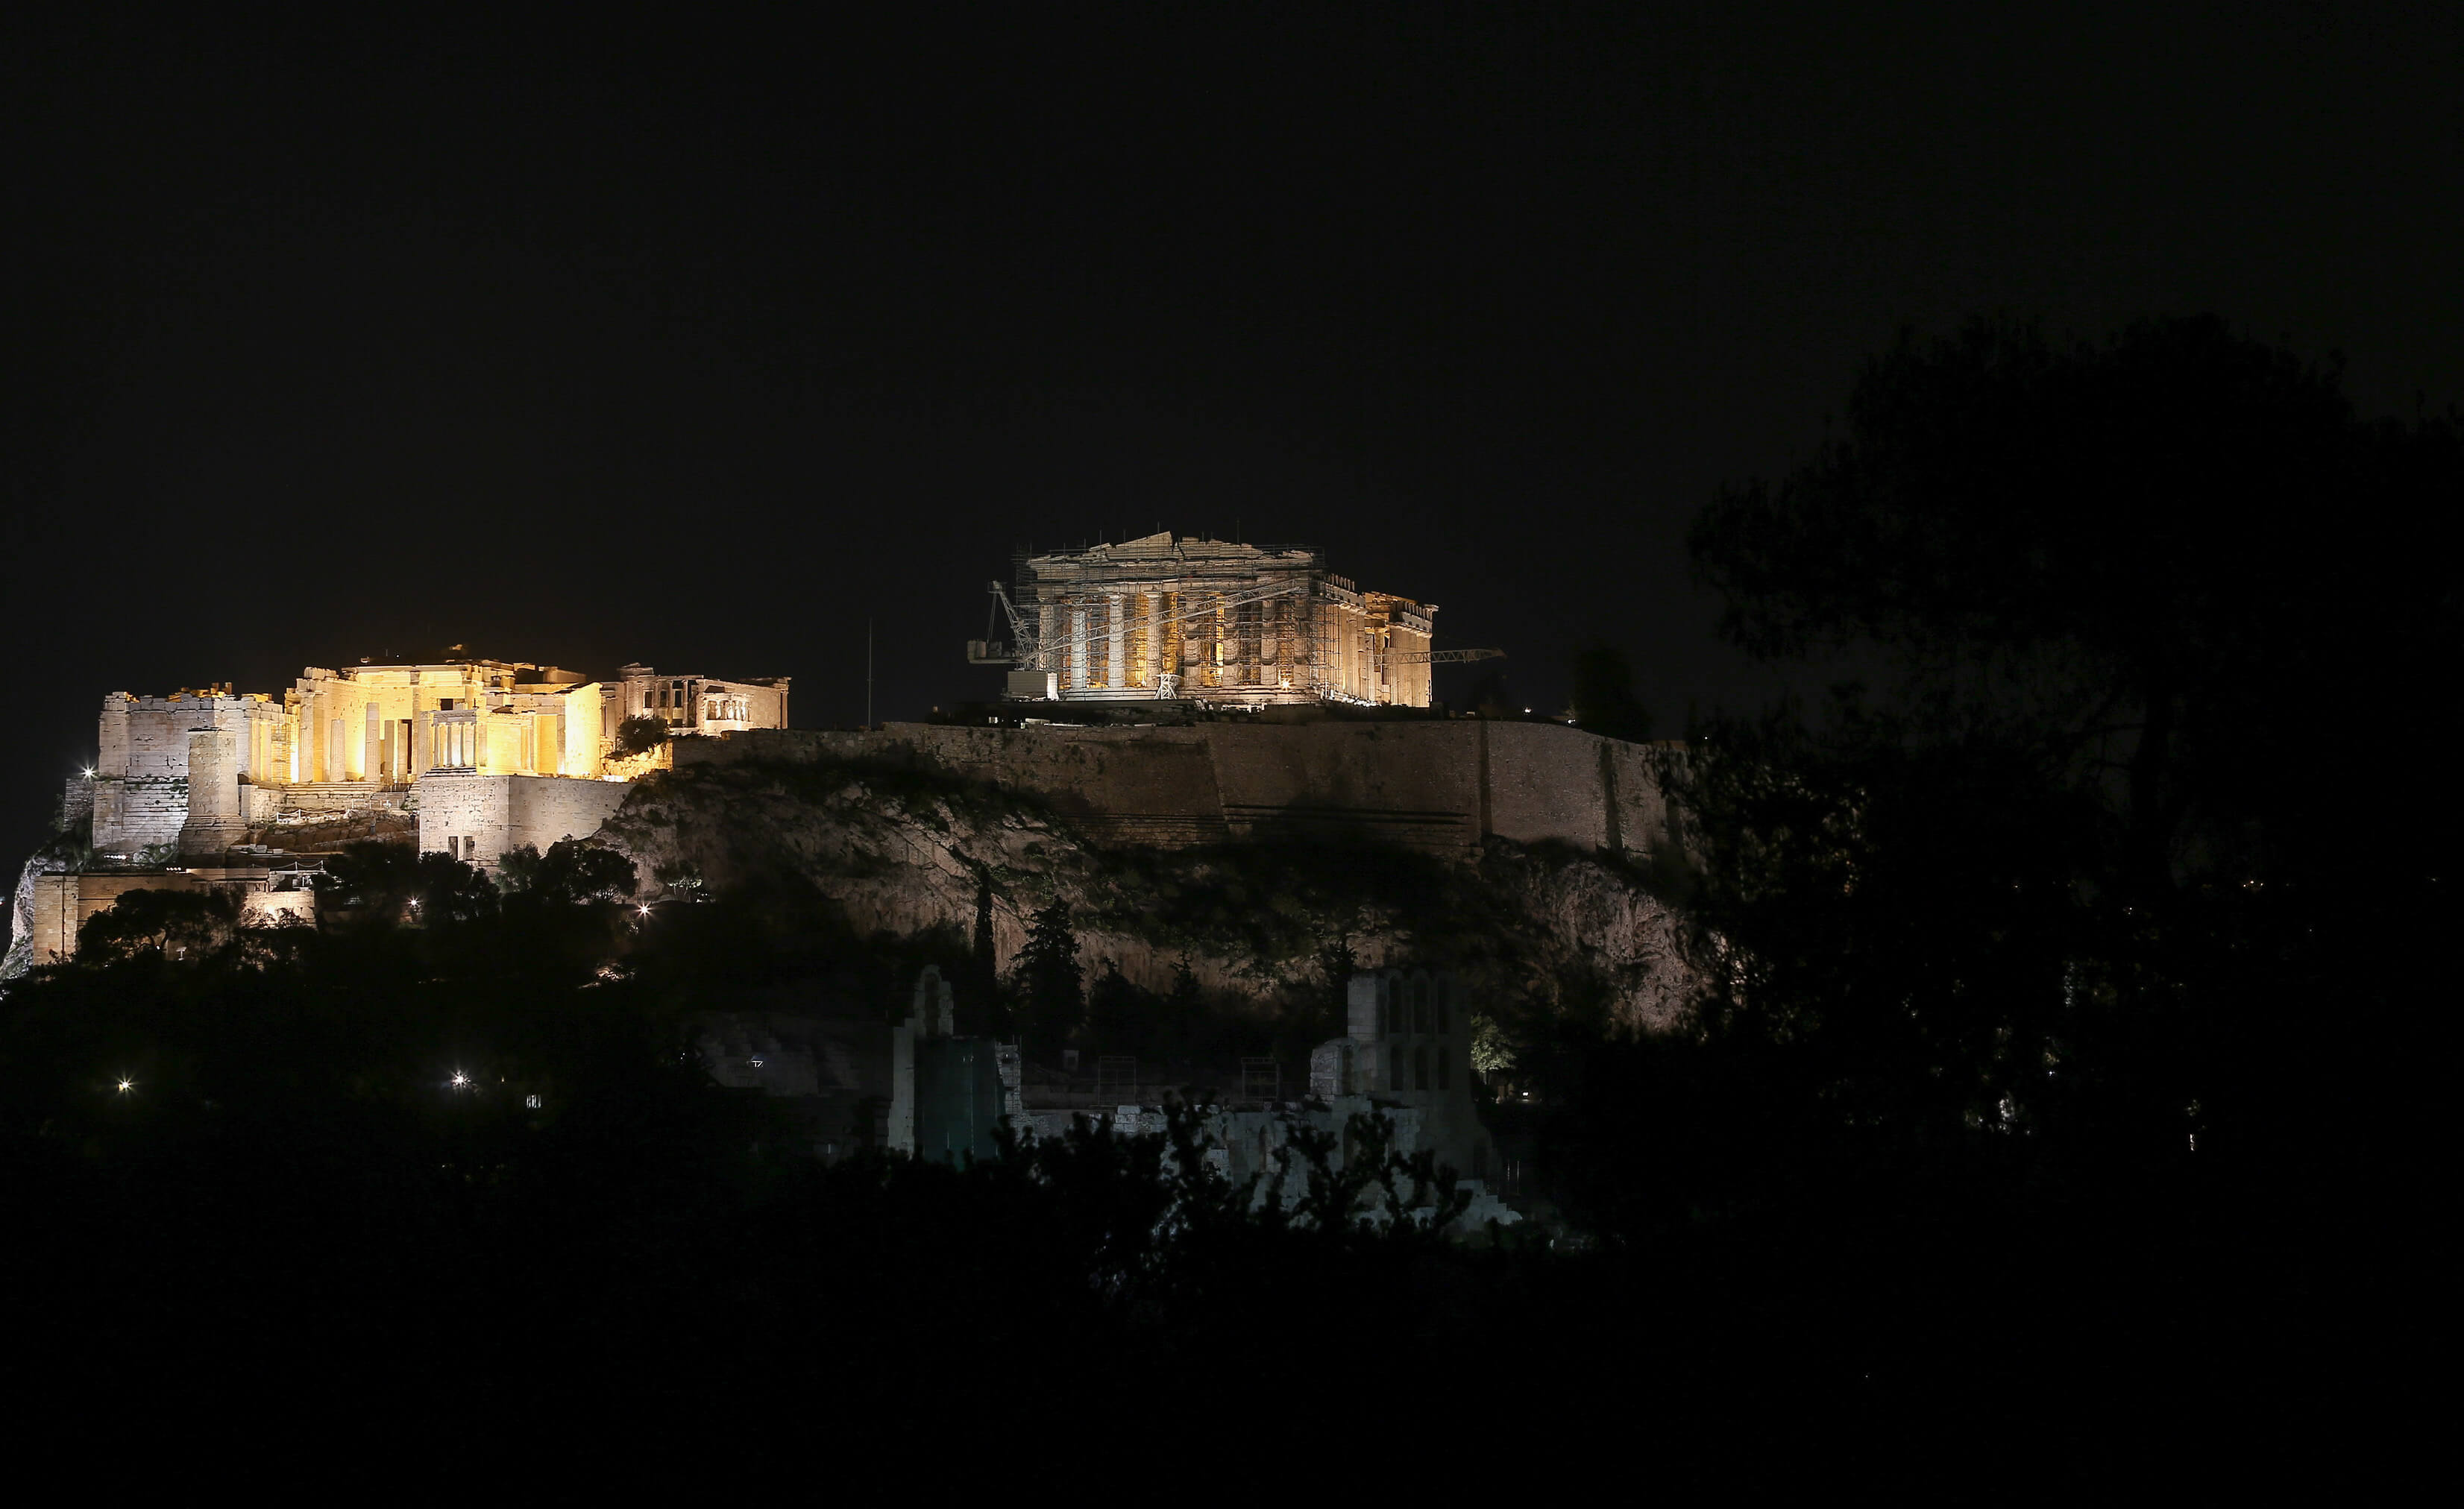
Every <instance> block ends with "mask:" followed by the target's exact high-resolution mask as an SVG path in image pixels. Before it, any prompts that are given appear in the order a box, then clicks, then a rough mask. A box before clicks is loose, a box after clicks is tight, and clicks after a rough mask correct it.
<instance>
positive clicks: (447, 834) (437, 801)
mask: <svg viewBox="0 0 2464 1509" xmlns="http://www.w3.org/2000/svg"><path fill="white" fill-rule="evenodd" d="M512 778H513V777H512V776H447V775H440V774H437V773H435V772H430V773H429V775H427V776H423V777H421V779H420V782H419V852H420V853H422V854H456V855H459V854H463V853H465V852H467V853H469V854H470V855H472V856H473V857H478V856H484V857H485V863H487V864H495V861H496V856H497V855H499V854H502V853H504V852H505V850H506V849H507V848H508V847H509V845H508V844H507V843H506V842H505V834H506V831H507V826H506V809H507V807H508V806H509V805H510V802H511V797H510V794H509V792H508V791H507V789H506V786H505V783H506V782H507V781H509V780H511V779H512Z"/></svg>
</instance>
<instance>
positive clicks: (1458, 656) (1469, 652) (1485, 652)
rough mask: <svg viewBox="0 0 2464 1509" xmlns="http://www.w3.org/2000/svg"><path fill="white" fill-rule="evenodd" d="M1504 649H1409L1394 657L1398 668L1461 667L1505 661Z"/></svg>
mask: <svg viewBox="0 0 2464 1509" xmlns="http://www.w3.org/2000/svg"><path fill="white" fill-rule="evenodd" d="M1505 658H1506V651H1504V650H1502V649H1407V650H1403V651H1400V652H1398V653H1397V654H1396V655H1395V657H1394V662H1395V664H1396V665H1397V666H1459V665H1462V664H1463V663H1464V662H1465V661H1473V660H1504V659H1505Z"/></svg>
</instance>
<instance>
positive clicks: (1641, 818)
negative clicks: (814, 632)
mask: <svg viewBox="0 0 2464 1509" xmlns="http://www.w3.org/2000/svg"><path fill="white" fill-rule="evenodd" d="M673 748H674V752H675V761H676V763H677V764H678V765H679V766H691V765H695V764H707V763H726V762H732V761H736V760H744V759H759V760H787V761H803V760H817V759H829V758H836V759H872V760H881V761H884V762H887V763H891V764H894V765H901V766H907V767H911V768H918V769H927V770H933V771H937V772H940V773H942V774H945V775H950V776H957V777H959V778H962V779H968V780H979V781H983V782H986V783H988V784H990V785H993V786H997V787H999V788H1001V789H1002V790H1005V791H1015V792H1021V793H1024V794H1028V795H1032V796H1034V797H1037V798H1041V799H1043V800H1045V801H1047V802H1049V803H1051V804H1052V806H1053V807H1054V808H1056V809H1057V810H1059V811H1061V812H1063V813H1064V814H1067V816H1069V817H1071V818H1073V819H1075V820H1078V821H1079V822H1080V823H1082V824H1083V825H1084V826H1086V827H1087V828H1088V829H1089V832H1091V833H1092V834H1093V835H1094V836H1095V837H1097V838H1098V839H1102V840H1106V841H1109V842H1131V843H1155V844H1181V843H1192V842H1206V841H1209V840H1215V839H1221V838H1225V837H1251V836H1257V835H1261V834H1264V833H1268V832H1273V831H1278V830H1286V831H1289V830H1297V831H1300V832H1303V833H1313V834H1324V833H1337V832H1339V833H1344V834H1347V835H1356V836H1374V837H1377V838H1381V839H1384V840H1386V841H1388V842H1397V843H1401V844H1405V845H1408V846H1411V847H1416V848H1421V849H1426V850H1430V851H1432V852H1437V853H1446V854H1471V853H1477V852H1478V850H1479V847H1480V842H1481V841H1482V839H1483V838H1485V837H1487V836H1489V835H1492V834H1493V835H1496V836H1498V837H1501V838H1507V839H1512V840H1514V841H1516V842H1524V843H1532V842H1544V841H1552V840H1553V841H1557V842H1566V843H1572V844H1573V845H1575V846H1576V847H1579V848H1583V849H1587V850H1596V849H1609V850H1612V851H1618V852H1624V851H1635V852H1648V851H1649V850H1651V849H1653V848H1656V847H1657V846H1659V845H1660V844H1661V843H1662V842H1665V840H1666V814H1665V808H1664V804H1663V801H1662V798H1661V791H1660V785H1659V781H1658V779H1657V777H1656V776H1654V774H1653V772H1652V769H1651V757H1652V754H1651V751H1650V750H1649V749H1648V748H1647V747H1645V746H1642V745H1636V744H1627V743H1624V742H1622V741H1619V740H1617V739H1607V738H1602V737H1600V736H1599V735H1597V734H1593V733H1584V732H1582V731H1581V730H1579V729H1572V728H1568V727H1566V726H1564V725H1562V724H1553V723H1507V722H1490V721H1486V720H1479V719H1447V720H1434V719H1433V720H1429V721H1426V722H1396V723H1378V722H1360V723H1353V722H1325V723H1302V724H1237V723H1210V724H1199V725H1196V726H1194V727H1184V728H1150V729H1138V728H1117V727H1089V728H1073V727H1067V726H1062V727H1054V726H1029V727H1023V728H965V727H957V726H948V725H938V724H913V723H893V724H890V725H887V726H885V727H884V728H882V729H880V730H877V731H868V732H863V733H829V732H822V731H817V730H801V729H800V730H757V731H753V732H750V733H730V734H725V735H722V736H719V737H717V738H702V739H680V740H677V741H676V742H675V744H674V746H673Z"/></svg>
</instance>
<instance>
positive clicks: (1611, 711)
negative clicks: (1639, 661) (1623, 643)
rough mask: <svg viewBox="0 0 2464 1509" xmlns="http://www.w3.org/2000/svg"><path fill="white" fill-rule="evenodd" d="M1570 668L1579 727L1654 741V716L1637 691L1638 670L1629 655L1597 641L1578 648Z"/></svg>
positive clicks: (1615, 736)
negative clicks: (1635, 680)
mask: <svg viewBox="0 0 2464 1509" xmlns="http://www.w3.org/2000/svg"><path fill="white" fill-rule="evenodd" d="M1568 668H1569V669H1570V670H1571V671H1572V672H1573V678H1572V679H1573V714H1574V723H1575V725H1576V726H1577V727H1579V728H1583V729H1587V730H1589V731H1591V732H1592V733H1605V734H1607V735H1608V736H1609V737H1611V738H1616V739H1632V740H1635V741H1637V742H1640V741H1641V740H1644V739H1647V738H1649V737H1651V729H1652V723H1651V712H1650V711H1649V710H1648V709H1646V708H1645V707H1644V706H1643V704H1642V698H1641V697H1640V696H1639V695H1638V694H1637V693H1636V691H1635V689H1634V667H1633V666H1632V665H1631V664H1630V663H1629V662H1628V661H1627V660H1626V658H1625V651H1623V650H1621V649H1619V648H1617V646H1616V645H1611V644H1609V643H1608V642H1607V641H1605V640H1599V639H1595V640H1592V641H1590V642H1589V643H1587V644H1584V645H1579V646H1577V647H1576V648H1575V650H1574V653H1573V657H1572V663H1571V665H1570V666H1569V667H1568Z"/></svg>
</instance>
